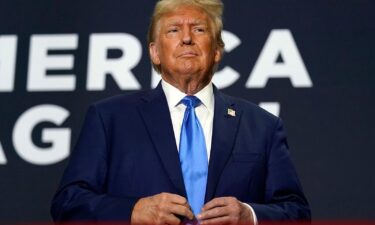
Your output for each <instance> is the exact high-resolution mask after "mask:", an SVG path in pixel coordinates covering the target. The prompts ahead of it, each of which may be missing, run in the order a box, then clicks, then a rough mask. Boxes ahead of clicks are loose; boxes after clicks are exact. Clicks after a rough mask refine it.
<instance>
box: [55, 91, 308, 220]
mask: <svg viewBox="0 0 375 225" xmlns="http://www.w3.org/2000/svg"><path fill="white" fill-rule="evenodd" d="M214 95H215V112H214V123H213V135H212V147H211V156H210V161H209V169H208V181H207V189H206V197H205V201H206V202H207V201H210V200H211V199H213V198H215V197H222V196H234V197H236V198H237V199H239V200H240V201H242V202H246V203H249V204H250V205H251V206H252V207H253V209H254V211H255V213H256V215H257V217H258V220H285V219H309V218H310V210H309V206H308V203H307V201H306V198H305V197H304V195H303V192H302V188H301V185H300V182H299V180H298V177H297V174H296V171H295V169H294V167H293V165H292V162H291V159H290V156H289V151H288V145H287V141H286V136H285V131H284V129H283V125H282V122H281V120H280V119H279V118H277V117H274V116H273V115H271V114H269V113H268V112H266V111H264V110H262V109H260V108H259V107H258V106H256V105H254V104H252V103H249V102H246V101H244V100H241V99H238V98H233V97H230V96H227V95H224V94H223V93H221V92H219V91H218V90H216V89H214ZM228 108H230V109H233V110H235V114H236V115H235V116H230V115H228ZM161 192H170V193H175V194H179V195H181V196H186V192H185V188H184V182H183V178H182V172H181V168H180V162H179V156H178V151H177V147H176V141H175V138H174V133H173V127H172V122H171V118H170V113H169V109H168V105H167V101H166V97H165V95H164V92H163V90H162V88H161V85H160V84H159V86H158V87H157V88H156V89H154V90H151V91H146V92H140V93H137V94H133V95H126V96H125V95H122V96H117V97H112V98H109V99H107V100H104V101H101V102H99V103H96V104H93V105H92V106H91V107H90V108H89V110H88V113H87V116H86V120H85V122H84V125H83V128H82V131H81V134H80V137H79V139H78V142H77V144H76V147H75V149H74V151H73V152H72V154H71V157H70V162H69V164H68V167H67V169H66V171H65V173H64V175H63V178H62V181H61V184H60V187H59V189H58V191H57V193H56V195H55V197H54V199H53V202H52V208H51V213H52V216H53V219H54V220H55V221H63V220H94V221H105V220H107V221H108V220H111V221H120V220H122V221H124V220H125V221H128V220H129V219H130V216H131V212H132V208H133V206H134V204H135V203H136V201H137V200H138V199H139V198H142V197H146V196H151V195H155V194H158V193H161Z"/></svg>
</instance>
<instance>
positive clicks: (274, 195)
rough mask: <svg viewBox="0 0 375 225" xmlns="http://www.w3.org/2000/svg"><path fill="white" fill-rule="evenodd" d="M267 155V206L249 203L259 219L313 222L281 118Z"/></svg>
mask: <svg viewBox="0 0 375 225" xmlns="http://www.w3.org/2000/svg"><path fill="white" fill-rule="evenodd" d="M266 154H267V159H268V160H267V177H266V181H265V182H266V184H265V196H264V203H262V204H255V203H249V204H250V205H251V207H252V208H253V209H254V211H255V214H256V216H257V219H258V220H259V221H261V220H310V219H311V213H310V208H309V205H308V202H307V200H306V198H305V196H304V194H303V191H302V186H301V184H300V182H299V179H298V176H297V173H296V170H295V168H294V166H293V163H292V161H291V158H290V155H289V149H288V144H287V140H286V134H285V130H284V128H283V125H282V121H281V119H277V121H276V124H275V126H274V129H273V132H272V135H271V138H270V140H269V144H268V149H267V153H266Z"/></svg>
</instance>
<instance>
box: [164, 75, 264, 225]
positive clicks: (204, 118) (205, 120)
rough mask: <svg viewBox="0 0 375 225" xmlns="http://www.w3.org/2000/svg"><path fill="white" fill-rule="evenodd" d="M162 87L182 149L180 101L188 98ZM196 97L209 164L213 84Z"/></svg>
mask: <svg viewBox="0 0 375 225" xmlns="http://www.w3.org/2000/svg"><path fill="white" fill-rule="evenodd" d="M161 85H162V88H163V91H164V94H165V97H166V98H167V103H168V108H169V112H170V115H171V120H172V125H173V132H174V137H175V140H176V144H177V150H178V151H179V149H180V133H181V126H182V120H183V119H184V114H185V109H186V106H185V105H184V104H182V103H180V101H181V100H182V99H183V98H184V97H185V96H186V94H185V93H184V92H182V91H180V90H179V89H177V88H176V87H174V86H173V85H171V84H169V83H167V82H166V81H164V80H161ZM194 96H196V97H197V98H199V100H201V102H202V104H200V105H199V106H197V107H195V113H196V115H197V117H198V120H199V122H200V123H201V125H202V129H203V133H204V139H205V142H206V150H207V157H208V159H207V160H208V162H209V159H210V153H211V142H212V128H213V124H214V109H215V98H214V91H213V86H212V83H211V82H210V83H209V84H208V85H207V86H206V87H204V88H203V89H202V90H200V91H199V92H198V93H196V94H195V95H194ZM243 204H244V205H246V206H248V207H249V208H250V211H251V213H252V214H253V219H254V221H253V222H254V224H258V220H257V217H256V215H255V212H254V210H253V208H252V207H251V206H250V205H249V204H246V203H243Z"/></svg>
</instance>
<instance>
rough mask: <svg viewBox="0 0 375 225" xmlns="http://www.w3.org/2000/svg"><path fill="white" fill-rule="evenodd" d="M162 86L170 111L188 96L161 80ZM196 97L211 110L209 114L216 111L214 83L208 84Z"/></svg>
mask: <svg viewBox="0 0 375 225" xmlns="http://www.w3.org/2000/svg"><path fill="white" fill-rule="evenodd" d="M161 85H162V88H163V91H164V94H165V97H166V98H167V102H168V108H169V110H172V109H173V108H174V107H176V106H177V105H178V104H179V103H180V101H181V99H182V98H184V97H185V96H186V94H185V93H183V92H182V91H180V90H179V89H177V88H176V87H174V86H173V85H171V84H169V83H168V82H166V81H164V80H161ZM194 96H196V97H197V98H199V100H201V102H202V104H203V105H204V106H205V107H206V108H207V109H208V110H209V112H213V111H214V92H213V87H212V82H210V83H209V84H207V85H206V87H204V88H203V89H202V90H200V91H199V92H198V93H196V94H195V95H194Z"/></svg>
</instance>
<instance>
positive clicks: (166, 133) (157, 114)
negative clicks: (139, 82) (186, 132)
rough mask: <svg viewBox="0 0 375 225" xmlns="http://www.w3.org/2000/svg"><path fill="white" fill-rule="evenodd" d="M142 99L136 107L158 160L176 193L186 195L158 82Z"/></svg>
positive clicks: (170, 124)
mask: <svg viewBox="0 0 375 225" xmlns="http://www.w3.org/2000/svg"><path fill="white" fill-rule="evenodd" d="M143 100H144V101H143V103H141V104H140V106H139V107H138V109H139V111H140V113H141V115H142V118H143V120H144V122H145V124H146V128H147V130H148V132H149V134H150V137H151V139H152V141H153V143H154V145H155V148H156V151H157V152H158V154H159V156H160V160H161V162H162V163H163V165H164V168H165V171H166V173H167V174H168V175H169V177H170V179H171V181H172V183H173V184H174V186H175V187H176V190H177V192H178V194H179V195H182V196H186V191H185V186H184V181H183V177H182V172H181V166H180V159H179V156H178V151H177V147H176V141H175V138H174V133H173V126H172V121H171V117H170V113H169V109H168V104H167V100H166V97H165V95H164V92H163V90H162V87H161V85H160V83H159V85H158V87H157V88H156V89H154V90H152V91H150V92H149V95H146V96H144V98H143Z"/></svg>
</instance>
